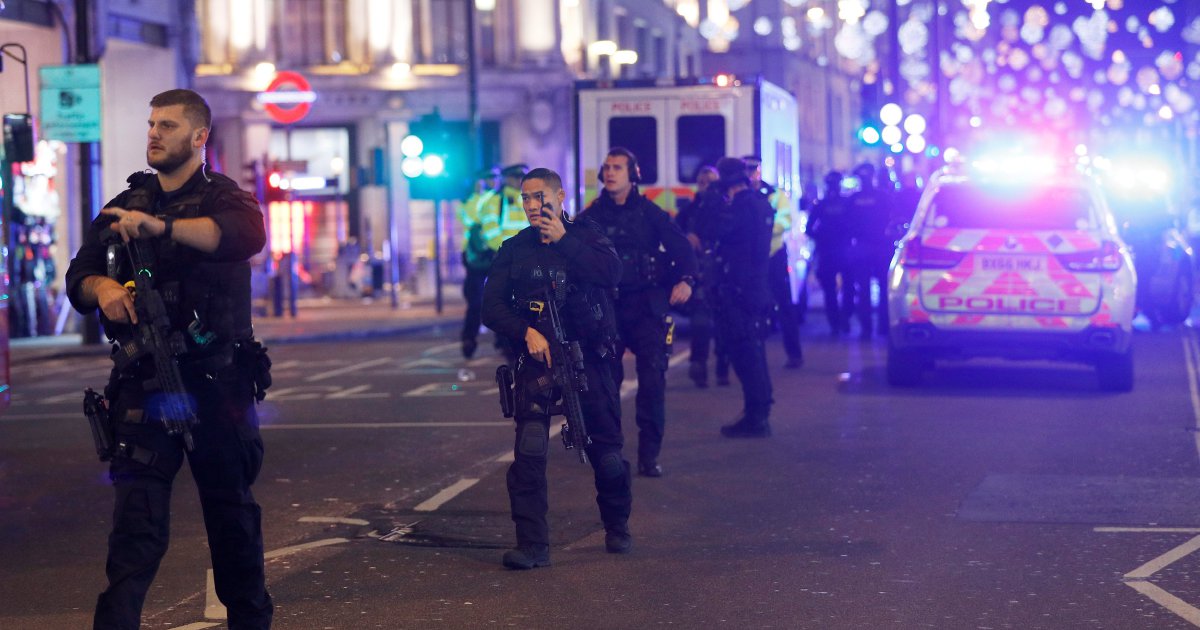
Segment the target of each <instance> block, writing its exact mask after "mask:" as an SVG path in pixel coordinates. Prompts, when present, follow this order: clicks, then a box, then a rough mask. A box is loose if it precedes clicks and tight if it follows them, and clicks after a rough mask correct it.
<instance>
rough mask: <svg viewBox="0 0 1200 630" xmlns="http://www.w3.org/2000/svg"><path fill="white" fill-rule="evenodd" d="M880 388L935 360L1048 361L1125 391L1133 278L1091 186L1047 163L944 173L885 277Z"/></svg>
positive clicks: (916, 378) (909, 379)
mask: <svg viewBox="0 0 1200 630" xmlns="http://www.w3.org/2000/svg"><path fill="white" fill-rule="evenodd" d="M888 289H889V296H888V307H889V311H888V312H889V336H888V356H887V378H888V382H889V383H890V384H892V385H895V386H915V385H918V384H919V383H920V382H921V379H922V372H923V371H924V370H925V369H927V368H929V367H932V364H933V360H934V359H940V358H964V359H965V358H972V357H979V356H988V357H1002V358H1007V359H1052V360H1063V361H1074V362H1082V363H1086V364H1090V365H1093V366H1095V368H1096V372H1097V375H1098V377H1099V383H1100V387H1101V389H1104V390H1108V391H1129V390H1131V389H1132V388H1133V351H1132V346H1131V341H1132V330H1133V329H1132V320H1133V316H1134V303H1135V298H1136V293H1137V278H1136V274H1135V272H1134V268H1133V264H1132V259H1131V257H1130V253H1129V250H1128V247H1127V246H1126V245H1125V243H1124V242H1123V241H1122V240H1121V237H1120V234H1119V232H1118V228H1117V224H1116V222H1115V221H1114V219H1113V215H1112V213H1111V211H1110V210H1109V208H1108V206H1107V205H1106V203H1105V200H1104V197H1103V195H1102V193H1101V192H1100V189H1099V187H1098V186H1097V184H1096V183H1095V182H1094V181H1093V180H1092V179H1091V178H1090V177H1088V176H1086V175H1084V174H1081V173H1078V172H1077V171H1075V170H1074V169H1073V168H1070V167H1059V166H1058V165H1056V164H1055V163H1053V162H1052V161H1050V160H1047V159H1037V158H1031V157H1010V158H1005V159H998V160H979V161H977V162H974V163H972V164H970V165H956V166H953V167H947V168H946V169H943V170H942V171H941V172H939V173H938V174H936V175H935V176H934V177H933V178H932V179H931V182H930V185H929V186H928V188H927V189H926V191H925V193H924V194H923V195H922V198H921V202H920V205H919V206H918V209H917V213H916V216H915V217H914V219H913V222H912V225H911V227H910V228H909V231H908V233H907V234H905V236H904V237H903V238H902V239H901V241H900V243H899V247H898V249H897V252H896V255H895V257H894V258H893V260H892V265H891V270H890V275H889V283H888Z"/></svg>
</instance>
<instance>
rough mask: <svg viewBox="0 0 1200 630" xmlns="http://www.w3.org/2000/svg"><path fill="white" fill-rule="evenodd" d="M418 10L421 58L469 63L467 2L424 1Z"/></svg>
mask: <svg viewBox="0 0 1200 630" xmlns="http://www.w3.org/2000/svg"><path fill="white" fill-rule="evenodd" d="M418 9H419V10H418V11H417V13H418V15H417V16H415V17H416V19H415V22H416V23H417V24H420V30H419V33H420V44H419V46H418V47H417V50H418V51H419V61H420V62H421V63H452V64H465V63H467V9H466V4H465V3H463V2H461V0H421V2H420V3H419V5H418Z"/></svg>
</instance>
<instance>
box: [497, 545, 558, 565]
mask: <svg viewBox="0 0 1200 630" xmlns="http://www.w3.org/2000/svg"><path fill="white" fill-rule="evenodd" d="M504 566H506V567H508V568H510V569H533V568H535V567H548V566H550V547H549V546H548V545H521V546H520V547H517V548H516V549H509V550H508V551H505V552H504Z"/></svg>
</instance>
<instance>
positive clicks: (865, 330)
mask: <svg viewBox="0 0 1200 630" xmlns="http://www.w3.org/2000/svg"><path fill="white" fill-rule="evenodd" d="M854 174H855V175H856V176H858V178H859V180H860V181H861V187H860V189H859V191H858V192H856V193H854V194H853V195H851V196H850V200H849V202H848V203H849V206H850V217H851V223H852V225H853V231H854V246H853V248H852V249H851V257H852V261H853V262H852V265H853V266H854V271H853V272H852V273H853V275H854V278H855V291H854V293H855V299H856V305H857V310H858V322H859V326H860V327H861V331H860V334H861V336H862V338H863V339H869V338H870V337H871V335H872V328H873V327H872V315H874V320H875V325H874V329H875V330H876V331H878V334H880V335H886V334H887V333H888V315H887V288H888V287H887V273H888V266H889V265H890V264H891V261H892V255H893V254H895V253H896V243H895V238H893V236H892V233H891V221H892V198H891V197H892V192H893V190H894V189H893V190H889V189H888V188H890V187H891V186H892V180H891V177H890V174H889V173H888V172H887V171H881V172H880V177H879V182H882V183H884V184H885V185H886V186H887V188H885V187H884V186H877V185H876V184H877V181H876V178H875V167H874V166H872V165H871V164H869V163H865V162H864V163H863V164H859V165H858V166H856V167H855V168H854ZM872 281H874V282H875V283H876V284H878V286H879V302H878V303H876V304H872V300H871V294H872V291H871V282H872Z"/></svg>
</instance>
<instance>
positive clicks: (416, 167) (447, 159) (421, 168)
mask: <svg viewBox="0 0 1200 630" xmlns="http://www.w3.org/2000/svg"><path fill="white" fill-rule="evenodd" d="M400 152H401V154H403V156H404V157H403V159H402V161H401V162H400V170H401V172H403V173H404V176H405V177H407V178H408V179H409V197H411V198H413V199H455V198H459V197H462V196H465V194H466V193H467V190H468V189H469V187H470V184H471V182H470V173H471V165H470V164H469V163H468V161H469V160H468V157H467V156H468V154H469V152H468V150H467V123H465V122H457V121H446V120H442V116H441V114H440V113H438V111H437V110H436V109H435V110H434V111H433V113H431V114H426V115H425V116H422V117H421V118H420V119H418V120H414V121H412V123H410V124H409V135H407V136H405V137H404V139H403V140H401V141H400Z"/></svg>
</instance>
